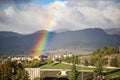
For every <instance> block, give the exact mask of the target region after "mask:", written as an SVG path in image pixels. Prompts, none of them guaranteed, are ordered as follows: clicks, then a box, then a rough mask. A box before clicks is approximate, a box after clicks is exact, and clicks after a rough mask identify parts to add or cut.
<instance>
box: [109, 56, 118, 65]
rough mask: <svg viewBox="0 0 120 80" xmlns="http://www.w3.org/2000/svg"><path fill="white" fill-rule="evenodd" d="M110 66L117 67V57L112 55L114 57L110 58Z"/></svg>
mask: <svg viewBox="0 0 120 80" xmlns="http://www.w3.org/2000/svg"><path fill="white" fill-rule="evenodd" d="M110 66H113V67H118V59H117V57H114V58H112V59H111V61H110Z"/></svg>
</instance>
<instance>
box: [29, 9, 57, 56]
mask: <svg viewBox="0 0 120 80" xmlns="http://www.w3.org/2000/svg"><path fill="white" fill-rule="evenodd" d="M56 16H57V9H55V10H52V11H51V16H50V17H49V18H47V20H46V21H45V24H46V25H45V26H44V27H45V29H46V30H50V29H51V28H52V27H53V26H54V24H55V23H56V18H57V17H56ZM52 36H53V34H51V32H49V31H44V32H43V33H40V34H38V35H37V37H36V38H35V41H34V44H33V47H32V54H31V55H32V56H33V57H36V56H39V55H40V54H42V53H44V51H45V49H46V47H47V45H48V43H49V42H50V40H51V37H52Z"/></svg>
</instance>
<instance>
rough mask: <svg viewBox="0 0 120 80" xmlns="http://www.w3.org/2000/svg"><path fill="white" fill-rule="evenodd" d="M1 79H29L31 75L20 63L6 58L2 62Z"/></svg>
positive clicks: (0, 66) (0, 67)
mask: <svg viewBox="0 0 120 80" xmlns="http://www.w3.org/2000/svg"><path fill="white" fill-rule="evenodd" d="M0 80H29V76H28V73H27V71H25V70H24V68H23V67H22V65H21V64H20V63H17V62H16V61H14V62H11V60H6V61H4V62H3V63H1V64H0Z"/></svg>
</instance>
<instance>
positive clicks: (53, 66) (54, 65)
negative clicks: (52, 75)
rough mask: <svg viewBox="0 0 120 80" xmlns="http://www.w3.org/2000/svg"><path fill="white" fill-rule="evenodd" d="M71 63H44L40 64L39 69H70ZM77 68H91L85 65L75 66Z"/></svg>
mask: <svg viewBox="0 0 120 80" xmlns="http://www.w3.org/2000/svg"><path fill="white" fill-rule="evenodd" d="M71 67H72V66H71V65H67V64H62V63H52V64H46V65H43V66H41V67H40V68H41V69H71ZM77 69H78V70H82V69H84V70H93V69H92V68H87V67H79V66H77Z"/></svg>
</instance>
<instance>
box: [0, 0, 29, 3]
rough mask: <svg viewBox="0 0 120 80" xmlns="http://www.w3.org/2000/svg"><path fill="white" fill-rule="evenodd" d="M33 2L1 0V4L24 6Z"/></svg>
mask: <svg viewBox="0 0 120 80" xmlns="http://www.w3.org/2000/svg"><path fill="white" fill-rule="evenodd" d="M30 1H31V0H0V4H13V3H15V4H24V3H28V2H30Z"/></svg>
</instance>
